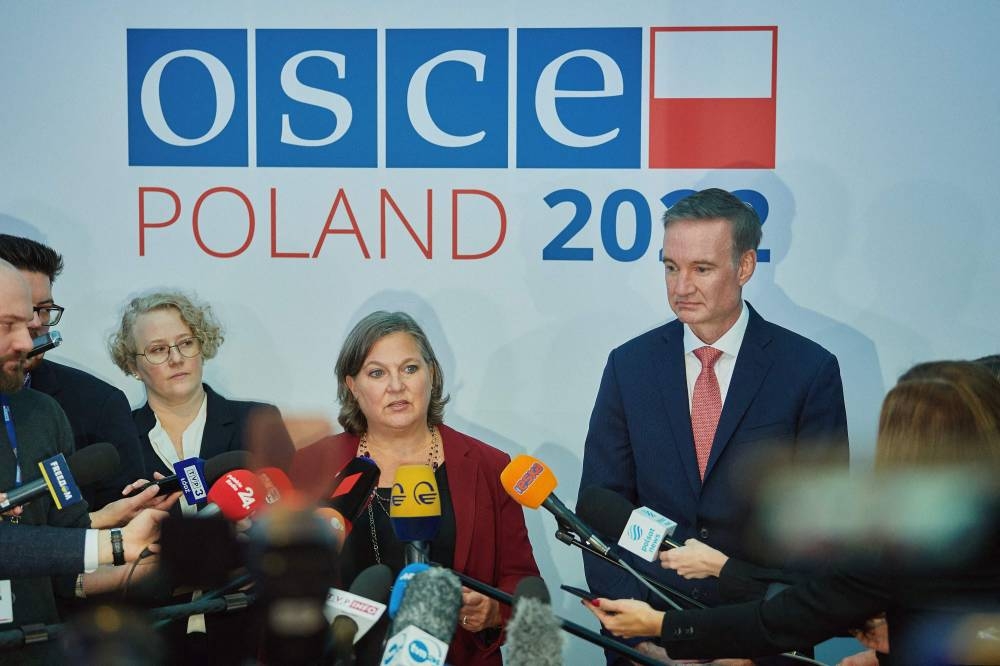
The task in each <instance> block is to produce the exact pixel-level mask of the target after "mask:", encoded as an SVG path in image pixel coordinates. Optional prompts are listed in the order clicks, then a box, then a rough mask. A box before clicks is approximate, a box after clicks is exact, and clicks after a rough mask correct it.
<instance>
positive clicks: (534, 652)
mask: <svg viewBox="0 0 1000 666" xmlns="http://www.w3.org/2000/svg"><path fill="white" fill-rule="evenodd" d="M560 630H561V627H560V625H559V620H558V619H557V618H556V616H555V614H554V613H553V612H552V606H551V605H550V604H549V590H548V588H547V587H545V581H544V580H542V579H541V578H539V577H537V576H528V577H527V578H522V579H521V581H520V582H519V583H518V584H517V587H516V588H514V614H513V615H512V616H511V618H510V622H508V623H507V642H506V643H505V645H506V646H507V650H508V652H507V659H506V660H505V662H504V663H506V664H507V666H561V665H562V663H563V662H562V648H563V635H562V632H561V631H560Z"/></svg>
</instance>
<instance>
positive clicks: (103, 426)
mask: <svg viewBox="0 0 1000 666" xmlns="http://www.w3.org/2000/svg"><path fill="white" fill-rule="evenodd" d="M31 388H33V389H35V390H36V391H40V392H41V393H45V394H48V395H50V396H52V397H53V398H55V401H56V402H58V403H59V406H60V407H62V408H63V411H64V412H66V416H67V417H68V418H69V424H70V428H71V429H72V430H73V443H74V444H75V445H76V450H77V451H79V450H80V449H82V448H84V447H86V446H89V445H91V444H96V443H97V442H111V443H112V444H114V446H115V448H116V449H118V457H119V459H120V460H121V464H120V466H119V468H118V473H117V474H116V475H114V476H113V477H111V478H108V479H105V480H103V481H98V482H97V483H94V484H91V485H89V486H83V487H82V488H81V489H80V490H81V491H82V492H83V498H84V499H85V500H87V504H88V505H89V506H90V508H91V510H93V511H96V510H97V509H100V508H101V507H103V506H104V505H105V504H108V503H109V502H113V501H115V500H117V499H121V498H122V488H124V487H125V486H127V485H128V484H130V483H132V482H133V481H135V480H136V479H138V478H142V476H143V470H144V469H145V467H144V465H143V462H142V454H141V453H140V452H139V436H138V434H137V433H136V431H135V423H133V421H132V418H131V416H130V415H131V411H132V408H131V407H130V406H129V404H128V399H127V398H126V397H125V394H124V393H122V392H121V391H120V390H119V389H117V388H115V387H114V386H112V385H111V384H108V383H107V382H105V381H102V380H100V379H98V378H97V377H94V376H93V375H91V374H88V373H86V372H84V371H82V370H77V369H76V368H70V367H69V366H65V365H61V364H59V363H55V362H53V361H49V360H43V361H42V363H41V364H40V365H39V366H38V367H37V368H35V369H34V370H33V371H32V372H31Z"/></svg>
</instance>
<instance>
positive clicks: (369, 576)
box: [349, 564, 392, 604]
mask: <svg viewBox="0 0 1000 666" xmlns="http://www.w3.org/2000/svg"><path fill="white" fill-rule="evenodd" d="M391 588H392V569H390V568H389V567H388V566H387V565H385V564H373V565H372V566H370V567H368V568H367V569H365V570H364V571H362V572H361V573H359V574H358V575H357V577H356V578H355V579H354V582H353V583H351V588H350V590H349V591H350V592H351V594H356V595H358V596H359V597H364V598H365V599H371V600H372V601H377V602H378V603H380V604H384V603H385V602H386V601H388V600H389V590H390V589H391Z"/></svg>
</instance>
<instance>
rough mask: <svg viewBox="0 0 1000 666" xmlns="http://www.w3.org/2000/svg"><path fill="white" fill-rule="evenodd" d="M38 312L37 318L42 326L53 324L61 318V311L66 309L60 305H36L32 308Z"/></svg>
mask: <svg viewBox="0 0 1000 666" xmlns="http://www.w3.org/2000/svg"><path fill="white" fill-rule="evenodd" d="M32 309H33V310H34V311H35V312H37V313H38V319H39V321H41V322H42V326H55V325H56V324H58V323H59V320H60V319H62V315H63V312H65V311H66V308H64V307H63V306H61V305H38V306H36V307H34V308H32Z"/></svg>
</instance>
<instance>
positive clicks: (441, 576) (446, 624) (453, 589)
mask: <svg viewBox="0 0 1000 666" xmlns="http://www.w3.org/2000/svg"><path fill="white" fill-rule="evenodd" d="M461 607H462V584H461V583H459V582H458V578H457V577H456V576H455V574H453V573H452V572H451V571H449V570H448V569H437V568H432V569H428V570H426V571H421V572H420V573H418V574H417V575H415V576H414V577H413V579H412V580H411V581H410V582H409V583H408V584H407V586H406V595H405V596H404V597H403V603H402V604H400V606H399V612H398V613H396V618H395V620H394V621H393V623H392V630H393V635H392V638H390V639H389V641H388V643H387V644H386V647H385V652H384V653H383V654H382V661H381V662H380V663H381V664H382V665H383V666H398V665H401V664H410V663H413V662H412V660H411V655H416V656H419V657H420V658H421V659H423V660H426V661H428V662H429V663H444V659H445V656H446V655H447V654H448V644H449V643H451V638H452V636H453V635H454V634H455V625H457V624H458V611H459V609H460V608H461Z"/></svg>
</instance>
